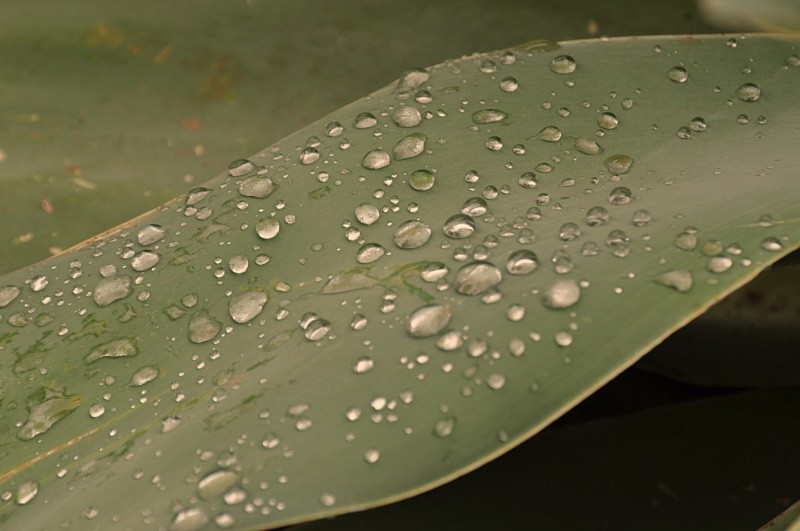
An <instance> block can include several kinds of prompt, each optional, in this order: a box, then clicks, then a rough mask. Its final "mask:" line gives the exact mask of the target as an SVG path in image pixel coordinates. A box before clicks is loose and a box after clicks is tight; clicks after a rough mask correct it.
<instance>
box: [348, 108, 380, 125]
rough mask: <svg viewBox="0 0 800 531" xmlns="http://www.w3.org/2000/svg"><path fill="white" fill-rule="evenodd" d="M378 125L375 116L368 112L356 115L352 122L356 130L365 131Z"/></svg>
mask: <svg viewBox="0 0 800 531" xmlns="http://www.w3.org/2000/svg"><path fill="white" fill-rule="evenodd" d="M377 124H378V119H377V118H375V115H374V114H372V113H369V112H362V113H360V114H358V115H357V116H356V117H355V119H354V120H353V127H355V128H356V129H367V128H369V127H375V126H376V125H377Z"/></svg>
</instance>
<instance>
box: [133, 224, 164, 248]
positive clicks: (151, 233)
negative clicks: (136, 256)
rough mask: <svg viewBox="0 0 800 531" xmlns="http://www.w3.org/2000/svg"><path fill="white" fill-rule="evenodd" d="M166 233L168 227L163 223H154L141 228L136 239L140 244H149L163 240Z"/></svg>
mask: <svg viewBox="0 0 800 531" xmlns="http://www.w3.org/2000/svg"><path fill="white" fill-rule="evenodd" d="M166 235H167V229H165V228H164V227H162V226H161V225H155V224H152V225H147V226H144V227H142V228H141V229H139V232H137V233H136V240H137V241H138V242H139V245H142V246H148V245H153V244H154V243H156V242H159V241H161V240H163V239H164V237H165V236H166Z"/></svg>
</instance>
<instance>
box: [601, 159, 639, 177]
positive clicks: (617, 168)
mask: <svg viewBox="0 0 800 531" xmlns="http://www.w3.org/2000/svg"><path fill="white" fill-rule="evenodd" d="M603 163H604V164H605V166H606V168H607V169H608V171H610V172H611V173H614V174H617V175H622V174H623V173H628V170H629V169H630V168H631V164H633V159H632V158H631V157H629V156H628V155H611V156H610V157H608V158H607V159H606V160H605V161H603Z"/></svg>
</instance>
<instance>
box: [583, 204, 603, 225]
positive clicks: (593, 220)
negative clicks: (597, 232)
mask: <svg viewBox="0 0 800 531" xmlns="http://www.w3.org/2000/svg"><path fill="white" fill-rule="evenodd" d="M607 221H608V210H606V209H605V207H601V206H595V207H592V208H590V209H589V210H587V211H586V224H587V225H589V226H590V227H596V226H598V225H602V224H603V223H605V222H607Z"/></svg>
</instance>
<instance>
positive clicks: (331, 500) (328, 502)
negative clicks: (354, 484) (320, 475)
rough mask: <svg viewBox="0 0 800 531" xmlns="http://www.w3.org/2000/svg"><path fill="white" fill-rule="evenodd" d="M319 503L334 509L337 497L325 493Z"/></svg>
mask: <svg viewBox="0 0 800 531" xmlns="http://www.w3.org/2000/svg"><path fill="white" fill-rule="evenodd" d="M319 503H320V504H322V505H324V506H325V507H333V506H334V505H336V496H334V495H333V494H331V493H330V492H324V493H322V495H321V496H320V497H319Z"/></svg>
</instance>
